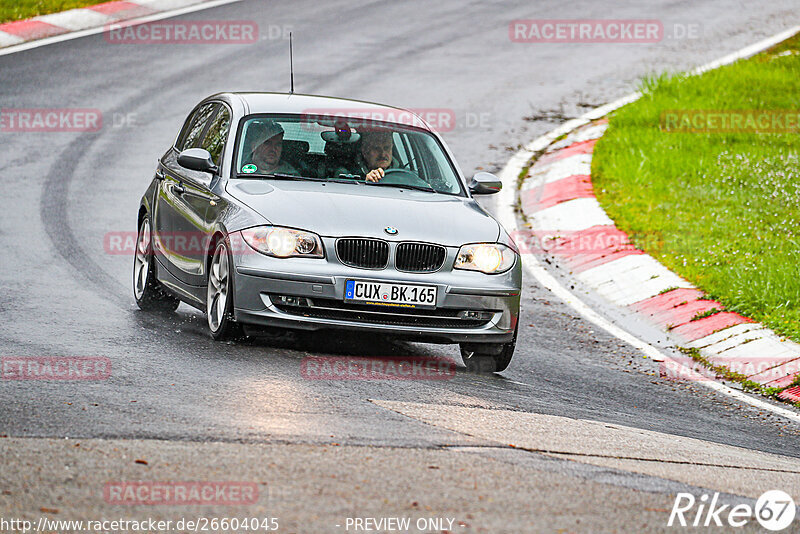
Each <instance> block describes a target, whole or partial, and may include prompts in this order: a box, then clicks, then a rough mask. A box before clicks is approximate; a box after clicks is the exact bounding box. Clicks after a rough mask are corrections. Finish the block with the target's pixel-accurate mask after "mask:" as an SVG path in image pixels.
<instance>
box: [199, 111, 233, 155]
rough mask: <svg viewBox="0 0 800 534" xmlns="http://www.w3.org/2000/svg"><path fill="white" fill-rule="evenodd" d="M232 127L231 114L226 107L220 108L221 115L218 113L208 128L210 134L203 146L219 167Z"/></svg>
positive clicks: (207, 134) (207, 135) (204, 140)
mask: <svg viewBox="0 0 800 534" xmlns="http://www.w3.org/2000/svg"><path fill="white" fill-rule="evenodd" d="M230 126H231V114H230V113H229V112H228V109H227V108H226V107H225V106H220V110H219V113H217V116H216V117H215V118H214V121H213V122H212V123H211V126H209V127H208V132H207V133H206V137H205V139H203V144H202V145H201V146H202V147H203V148H205V149H206V150H208V152H209V154H211V159H213V160H214V163H216V164H217V165H219V160H220V155H221V154H222V148H223V147H224V146H225V141H226V140H227V139H228V131H229V130H230Z"/></svg>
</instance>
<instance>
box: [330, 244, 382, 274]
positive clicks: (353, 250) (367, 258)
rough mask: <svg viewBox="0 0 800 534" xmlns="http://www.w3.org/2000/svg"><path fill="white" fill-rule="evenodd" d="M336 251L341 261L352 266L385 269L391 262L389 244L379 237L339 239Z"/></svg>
mask: <svg viewBox="0 0 800 534" xmlns="http://www.w3.org/2000/svg"><path fill="white" fill-rule="evenodd" d="M336 253H337V254H338V255H339V261H341V262H342V263H344V264H345V265H349V266H350V267H360V268H362V269H383V268H384V267H386V264H387V263H388V262H389V244H388V243H387V242H386V241H381V240H379V239H354V238H345V239H339V240H338V241H337V242H336Z"/></svg>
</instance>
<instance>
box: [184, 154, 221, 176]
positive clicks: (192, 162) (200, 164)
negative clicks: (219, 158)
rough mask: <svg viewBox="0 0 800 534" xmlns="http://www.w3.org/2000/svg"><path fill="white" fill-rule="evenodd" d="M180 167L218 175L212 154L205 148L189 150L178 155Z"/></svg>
mask: <svg viewBox="0 0 800 534" xmlns="http://www.w3.org/2000/svg"><path fill="white" fill-rule="evenodd" d="M178 165H180V166H181V167H183V168H185V169H190V170H193V171H199V172H210V173H216V172H217V170H218V169H217V166H216V165H214V160H213V159H211V154H209V153H208V150H206V149H204V148H187V149H186V150H184V151H183V152H181V153H180V154H179V155H178Z"/></svg>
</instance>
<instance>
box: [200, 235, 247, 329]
mask: <svg viewBox="0 0 800 534" xmlns="http://www.w3.org/2000/svg"><path fill="white" fill-rule="evenodd" d="M231 266H232V260H231V257H230V253H229V252H228V245H227V244H226V242H225V240H224V239H220V241H219V242H218V243H217V246H216V247H215V248H214V255H213V256H212V257H211V264H210V266H209V268H208V291H207V293H206V295H207V296H206V316H207V317H208V328H209V330H210V331H211V337H213V338H214V339H216V340H220V341H221V340H225V339H232V338H235V337H239V336H241V335H242V328H241V325H239V324H238V323H237V322H236V321H234V320H233V275H232V274H231V270H232V269H231Z"/></svg>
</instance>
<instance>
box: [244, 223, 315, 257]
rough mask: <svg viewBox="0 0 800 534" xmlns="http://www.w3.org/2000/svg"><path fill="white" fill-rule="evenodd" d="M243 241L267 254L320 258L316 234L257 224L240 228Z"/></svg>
mask: <svg viewBox="0 0 800 534" xmlns="http://www.w3.org/2000/svg"><path fill="white" fill-rule="evenodd" d="M242 237H243V238H244V241H245V243H247V244H248V245H250V246H251V247H253V248H254V249H255V250H257V251H258V252H260V253H262V254H266V255H267V256H275V257H277V258H290V257H292V256H300V257H303V258H322V257H323V256H324V254H323V252H322V240H321V239H320V238H319V236H318V235H317V234H312V233H311V232H304V231H303V230H293V229H291V228H281V227H279V226H257V227H255V228H248V229H247V230H242Z"/></svg>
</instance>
